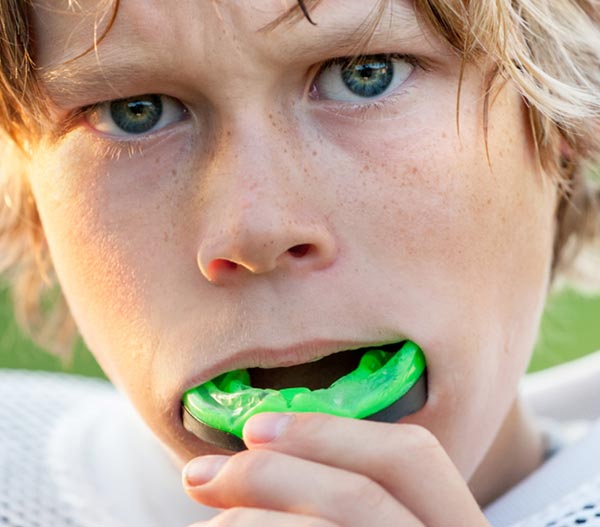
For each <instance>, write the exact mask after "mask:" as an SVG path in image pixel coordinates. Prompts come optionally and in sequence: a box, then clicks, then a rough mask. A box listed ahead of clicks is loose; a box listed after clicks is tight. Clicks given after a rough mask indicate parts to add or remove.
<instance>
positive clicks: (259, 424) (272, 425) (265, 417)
mask: <svg viewBox="0 0 600 527" xmlns="http://www.w3.org/2000/svg"><path fill="white" fill-rule="evenodd" d="M292 418H293V416H292V415H290V414H280V413H264V414H258V415H255V416H254V417H252V419H250V420H249V421H248V422H247V423H246V425H245V426H244V438H245V439H249V440H250V441H251V442H252V443H268V442H269V441H273V440H274V439H276V438H277V437H279V436H280V435H281V433H282V432H283V431H284V430H285V429H286V428H287V426H288V425H289V424H290V422H291V420H292Z"/></svg>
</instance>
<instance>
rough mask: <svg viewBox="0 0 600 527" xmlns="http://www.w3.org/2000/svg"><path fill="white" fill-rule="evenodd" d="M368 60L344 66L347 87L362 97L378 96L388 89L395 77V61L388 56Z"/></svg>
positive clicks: (343, 72) (343, 78)
mask: <svg viewBox="0 0 600 527" xmlns="http://www.w3.org/2000/svg"><path fill="white" fill-rule="evenodd" d="M363 60H368V62H364V63H360V61H359V62H358V63H357V62H356V61H354V62H353V63H349V64H347V65H345V66H344V67H343V68H342V80H343V81H344V84H345V85H346V87H347V88H348V89H349V90H350V91H351V92H352V93H355V94H356V95H360V96H361V97H377V96H378V95H381V94H382V93H384V92H385V90H387V88H388V87H389V86H390V84H391V83H392V80H393V78H394V66H393V63H392V62H391V61H390V60H389V59H387V58H379V57H375V58H373V57H370V58H369V59H363Z"/></svg>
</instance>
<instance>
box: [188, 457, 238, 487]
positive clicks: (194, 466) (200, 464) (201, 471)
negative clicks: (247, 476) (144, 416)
mask: <svg viewBox="0 0 600 527" xmlns="http://www.w3.org/2000/svg"><path fill="white" fill-rule="evenodd" d="M228 459H229V456H202V457H198V458H196V459H193V460H192V461H190V462H189V463H188V464H187V465H186V466H185V467H184V469H183V479H184V481H185V484H186V485H187V486H188V487H197V486H198V485H203V484H204V483H208V482H209V481H210V480H211V479H213V478H214V477H215V476H216V475H217V474H218V473H219V471H220V470H221V468H222V467H223V465H224V464H225V463H226V462H227V460H228Z"/></svg>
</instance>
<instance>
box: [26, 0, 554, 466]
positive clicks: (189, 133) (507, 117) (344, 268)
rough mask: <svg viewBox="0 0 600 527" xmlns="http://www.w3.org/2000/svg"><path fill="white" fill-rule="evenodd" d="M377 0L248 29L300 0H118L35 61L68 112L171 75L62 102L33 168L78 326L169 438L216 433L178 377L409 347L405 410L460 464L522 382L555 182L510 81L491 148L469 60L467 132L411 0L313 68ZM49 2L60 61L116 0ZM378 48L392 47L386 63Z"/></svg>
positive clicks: (443, 63) (45, 11) (480, 88)
mask: <svg viewBox="0 0 600 527" xmlns="http://www.w3.org/2000/svg"><path fill="white" fill-rule="evenodd" d="M375 3H377V2H375V0H373V1H368V2H365V1H364V0H356V1H354V2H344V3H343V6H342V4H341V3H336V2H327V1H326V2H322V3H321V4H319V6H318V7H317V8H316V9H314V10H313V12H312V17H313V19H314V20H315V21H316V22H317V25H316V26H312V25H310V24H309V23H308V22H307V21H305V20H301V21H299V22H297V23H293V24H291V25H283V26H280V27H277V28H275V29H274V30H272V31H270V32H269V31H267V32H259V31H258V30H259V29H260V28H261V27H263V26H264V25H266V24H267V23H269V22H270V21H272V20H273V19H274V18H276V17H277V16H278V15H279V14H281V13H282V12H283V10H284V9H285V8H286V7H290V6H291V5H292V2H291V0H290V2H283V1H281V0H255V1H252V2H234V1H225V0H224V1H219V2H217V1H212V2H209V1H207V0H206V1H205V0H182V1H179V2H159V1H148V0H146V1H144V2H142V1H141V0H122V2H121V8H120V11H119V13H118V16H117V19H116V21H115V24H114V26H113V27H112V29H111V30H110V31H109V33H108V34H107V36H106V38H105V39H104V40H103V41H102V42H101V43H100V45H99V46H98V49H97V52H96V53H94V52H92V53H88V54H87V55H84V56H83V57H80V58H77V59H76V60H75V61H73V62H71V63H69V64H68V65H66V66H65V70H66V73H60V74H59V75H58V77H54V78H52V75H48V76H47V78H46V80H45V81H44V88H45V89H46V90H47V92H48V94H49V95H50V96H51V97H52V99H53V101H54V103H53V104H54V107H53V109H54V112H55V117H56V122H57V123H58V122H61V121H65V120H66V119H67V117H68V116H69V114H70V113H72V111H74V110H76V109H77V108H80V107H84V106H87V105H90V104H93V103H97V102H102V101H106V100H111V99H120V98H124V97H134V96H143V95H147V94H158V95H160V94H163V95H165V96H168V97H164V98H160V97H147V96H146V97H142V98H141V99H139V100H138V101H137V102H135V101H134V102H133V104H130V105H129V106H127V104H123V103H122V104H120V105H119V104H117V105H113V107H112V110H113V111H112V113H111V108H110V106H103V107H100V108H98V109H97V110H95V111H93V112H90V113H88V117H87V118H85V117H81V116H80V117H78V118H76V119H75V120H74V121H73V122H72V123H71V125H70V126H67V127H65V130H64V131H63V133H62V135H60V137H59V138H58V139H56V140H50V139H48V140H46V141H44V142H42V144H40V145H39V146H38V147H37V150H36V152H35V155H34V166H33V169H32V171H31V186H32V190H33V193H34V197H35V200H36V202H37V205H38V208H39V213H40V217H41V220H42V223H43V227H44V231H45V233H46V236H47V240H48V245H49V247H50V250H51V254H52V257H53V261H54V264H55V268H56V271H57V274H58V277H59V279H60V282H61V285H62V288H63V290H64V293H65V295H66V297H67V300H68V302H69V305H70V308H71V310H72V313H73V316H74V317H75V319H76V322H77V324H78V326H79V329H80V331H81V332H82V335H83V337H84V338H85V340H86V342H87V344H88V345H89V347H90V348H91V350H92V352H93V353H94V354H95V356H96V357H97V359H98V361H99V362H100V364H101V365H102V367H103V368H104V369H105V371H106V373H107V374H108V375H109V377H110V378H111V379H112V380H113V381H114V382H115V383H116V384H117V385H118V386H120V387H121V388H122V389H124V390H125V391H126V392H127V394H128V395H129V397H130V398H131V399H132V401H133V403H134V404H135V406H136V407H137V409H138V410H139V411H140V413H141V414H142V416H143V417H144V419H145V420H146V421H147V422H148V423H149V425H150V426H151V427H152V428H153V430H154V431H155V433H156V434H157V435H158V436H159V437H160V439H161V440H162V441H163V442H164V443H165V445H166V446H167V447H168V448H169V449H170V450H171V451H173V452H174V453H175V454H176V456H177V457H178V458H179V459H180V460H181V461H183V460H186V459H188V458H190V457H191V456H193V455H198V454H202V453H204V452H210V451H214V450H215V449H214V448H212V447H209V446H208V445H205V444H202V443H201V442H200V441H199V440H198V439H196V438H194V437H193V436H191V435H190V434H189V433H188V432H186V431H185V430H184V429H183V427H182V425H181V422H180V399H181V395H182V393H183V392H184V391H185V390H186V389H188V388H190V387H192V386H195V385H197V384H200V383H202V382H204V381H206V380H208V379H210V378H212V377H214V376H215V375H217V374H219V373H222V372H224V371H230V370H234V369H238V368H242V367H251V366H270V367H275V366H279V365H289V364H298V363H304V362H309V361H311V360H313V359H315V358H317V357H320V356H323V355H328V354H331V353H333V352H336V351H341V350H345V349H348V348H356V347H361V346H367V345H369V344H373V343H382V342H395V341H401V340H404V339H412V340H414V341H415V342H417V343H418V344H420V345H421V346H422V348H423V350H424V352H425V355H426V357H427V362H428V380H429V399H428V402H427V404H426V405H425V406H424V408H423V409H422V410H421V411H419V412H418V413H416V414H414V415H412V416H410V417H408V418H406V419H404V421H405V422H411V423H418V424H421V425H424V426H426V427H427V428H429V429H430V430H431V431H432V432H434V434H435V435H436V436H437V437H438V439H439V440H440V441H441V443H442V445H443V446H444V447H445V448H446V450H447V451H448V453H449V454H450V456H451V457H452V459H453V460H454V462H455V463H456V464H457V466H458V467H459V468H460V469H461V471H462V472H463V474H464V475H465V476H467V477H469V476H470V475H471V474H472V472H473V470H474V469H475V467H476V466H477V464H478V463H479V461H480V460H481V458H482V456H483V454H484V453H485V451H486V450H487V448H488V447H489V445H490V443H491V441H492V439H493V437H494V435H495V433H496V431H497V430H498V427H499V426H500V424H501V421H502V419H503V418H504V416H505V414H506V412H507V411H508V409H509V407H510V405H511V404H512V402H513V399H514V396H515V390H516V384H517V382H518V379H519V377H520V375H521V374H522V373H523V371H524V370H525V368H526V365H527V362H528V359H529V354H530V351H531V348H532V345H533V342H534V338H535V333H536V330H537V323H538V319H539V316H540V312H541V309H542V306H543V302H544V297H545V293H546V287H547V282H548V272H549V266H550V259H551V249H552V239H553V228H554V218H553V216H554V206H555V199H556V198H555V196H556V189H555V186H554V185H553V184H551V183H550V180H549V178H548V177H547V175H544V174H541V173H539V171H537V169H536V165H535V161H534V151H533V147H532V144H531V141H530V138H529V135H528V132H527V126H526V122H527V120H526V115H525V111H524V108H523V104H522V102H521V100H520V98H519V96H518V95H517V94H516V92H515V90H514V89H513V87H512V86H511V84H510V83H509V84H507V85H506V86H505V88H504V89H503V91H502V92H501V93H500V95H499V96H498V97H497V98H495V99H494V101H493V104H492V107H491V111H490V115H489V130H488V141H489V143H488V144H489V159H490V164H488V161H487V159H486V148H485V140H484V132H483V122H484V116H483V110H482V108H483V97H484V88H485V79H484V73H483V72H482V71H480V70H478V69H477V68H475V67H472V66H469V67H467V69H466V73H465V77H464V81H463V88H462V98H461V111H460V136H459V135H458V134H457V126H456V94H457V87H458V78H459V71H460V59H459V58H458V57H457V56H455V55H454V54H453V53H452V52H451V51H450V49H449V48H448V47H447V46H446V45H445V44H443V43H442V42H441V41H440V40H439V39H438V37H436V36H435V35H433V34H432V33H429V32H428V30H427V29H426V28H425V27H424V25H423V23H418V22H417V18H416V14H415V13H414V12H413V11H412V8H410V7H409V5H410V3H409V2H401V1H398V2H394V3H393V15H392V14H391V12H390V11H389V10H387V11H386V12H385V14H384V16H383V18H382V21H381V23H380V24H379V26H378V29H377V31H376V33H375V36H374V38H373V39H371V41H370V42H369V44H368V45H367V47H366V49H365V51H364V53H365V54H366V55H375V54H379V57H375V58H371V60H370V61H369V60H363V62H362V64H363V65H364V64H367V65H368V64H371V66H368V67H367V70H368V71H367V70H364V71H366V73H365V76H364V77H362V76H361V75H360V74H359V75H355V76H354V77H353V76H352V75H350V76H348V75H346V73H348V71H350V69H348V66H347V65H346V66H342V67H340V66H339V65H337V66H336V65H333V66H331V67H329V68H326V69H325V70H322V71H321V72H319V65H320V64H322V63H324V62H325V61H327V60H329V59H333V58H336V57H344V56H349V55H352V53H353V50H355V49H356V46H358V45H359V43H360V37H361V36H362V35H363V33H362V32H361V31H355V29H356V28H358V27H359V26H361V23H362V22H363V21H364V20H365V18H367V16H368V15H369V13H371V11H372V9H373V7H374V5H375ZM39 4H40V5H38V7H37V8H36V17H35V30H36V38H37V49H38V50H39V56H38V57H37V58H38V61H39V63H40V65H41V67H42V68H43V69H44V71H46V72H49V71H50V70H53V69H55V68H57V69H60V68H62V66H61V63H63V62H64V61H65V60H67V59H69V58H72V57H74V56H76V55H78V54H79V53H81V52H82V51H84V50H85V49H87V48H88V47H89V45H90V39H91V38H92V35H93V22H94V20H93V19H94V17H93V16H91V15H90V12H93V11H94V10H95V8H96V7H97V6H98V5H105V3H104V2H97V1H89V2H82V6H83V12H79V11H77V12H76V13H73V12H68V11H66V4H67V2H66V1H65V2H64V4H65V12H59V11H57V10H56V8H55V7H56V2H49V1H48V2H40V3H39ZM44 4H48V5H52V6H54V8H48V7H47V6H44ZM86 13H87V14H86ZM381 54H399V55H390V58H389V61H391V62H390V63H388V64H385V65H386V66H387V70H384V69H379V70H377V69H376V68H374V67H373V64H375V65H376V64H377V62H378V61H379V63H381V62H382V61H383V62H384V63H385V61H386V60H387V59H386V57H383V58H382V55H381ZM404 55H412V56H414V57H416V60H413V59H410V58H409V59H406V58H404V57H403V56H404ZM390 64H391V66H390ZM422 66H424V67H422ZM344 67H345V68H346V69H344ZM369 68H370V69H369ZM392 69H393V76H392V77H393V78H391V80H390V79H386V74H389V72H390V71H391V70H392ZM367 73H368V75H367ZM369 75H370V76H369ZM387 82H389V87H387V88H386V83H387ZM353 83H354V84H353ZM361 83H363V84H361ZM352 86H354V87H355V88H356V87H357V86H358V88H357V89H356V91H355V92H353V91H352V90H351V87H352ZM361 86H367V88H369V89H371V90H374V91H375V93H376V94H375V95H374V96H373V95H371V96H366V95H365V93H363V92H360V87H361ZM377 90H379V91H380V92H381V93H379V92H378V91H377ZM169 98H172V99H169ZM177 101H179V102H177ZM130 102H131V101H130ZM160 104H162V112H163V113H162V117H160V120H159V121H158V124H156V125H155V126H154V128H152V127H150V128H148V127H149V126H150V125H149V124H148V123H150V124H152V122H153V121H152V119H153V118H154V117H155V116H156V115H157V112H158V110H157V108H159V105H160ZM182 105H183V106H182ZM184 106H185V110H184ZM119 126H120V127H119ZM136 127H137V128H136ZM123 128H125V129H126V130H127V131H125V130H124V129H123ZM147 128H148V130H147V131H145V132H144V133H141V134H139V133H137V135H136V133H134V132H132V130H134V131H138V132H139V130H146V129H147ZM490 168H491V169H490ZM314 366H315V368H314V377H315V379H318V363H315V365H314ZM291 375H292V376H293V373H292V374H291ZM315 382H318V380H316V381H315Z"/></svg>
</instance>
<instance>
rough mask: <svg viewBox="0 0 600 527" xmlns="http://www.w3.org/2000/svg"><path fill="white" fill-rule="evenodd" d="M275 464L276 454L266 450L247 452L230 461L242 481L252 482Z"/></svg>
mask: <svg viewBox="0 0 600 527" xmlns="http://www.w3.org/2000/svg"><path fill="white" fill-rule="evenodd" d="M274 462H275V454H274V453H273V452H269V451H266V450H245V451H243V452H240V453H239V454H236V455H235V456H233V458H232V459H231V460H230V461H229V463H231V465H232V466H233V468H234V469H235V472H236V477H237V478H239V479H240V480H241V481H252V480H253V479H254V478H255V477H260V474H264V472H265V471H269V470H270V467H271V466H272V464H273V463H274Z"/></svg>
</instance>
